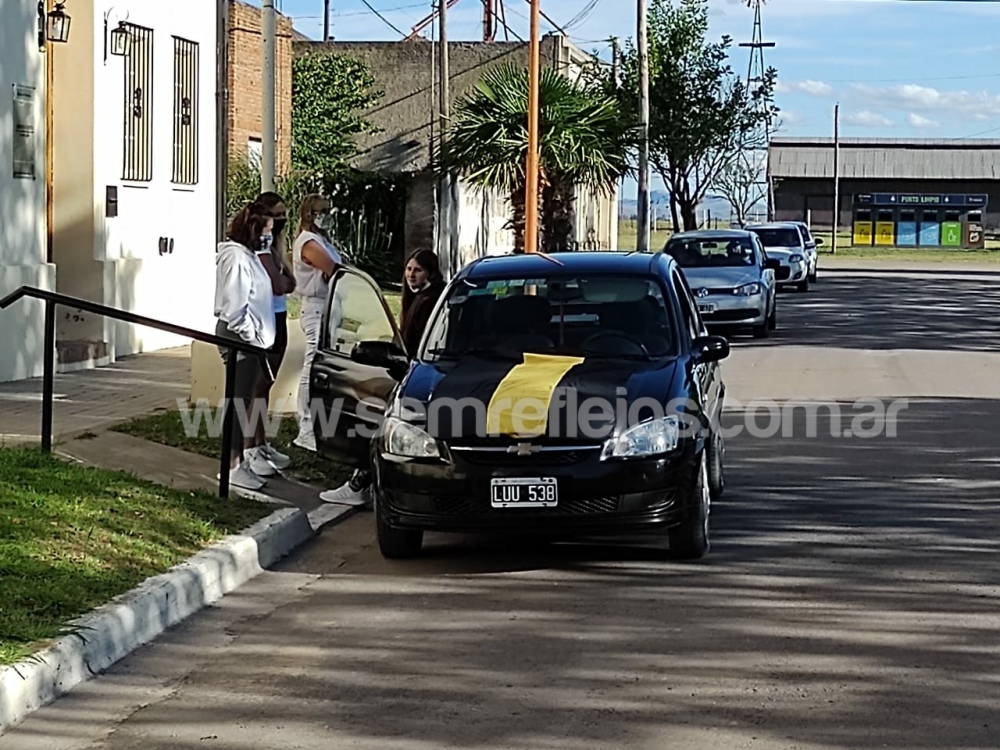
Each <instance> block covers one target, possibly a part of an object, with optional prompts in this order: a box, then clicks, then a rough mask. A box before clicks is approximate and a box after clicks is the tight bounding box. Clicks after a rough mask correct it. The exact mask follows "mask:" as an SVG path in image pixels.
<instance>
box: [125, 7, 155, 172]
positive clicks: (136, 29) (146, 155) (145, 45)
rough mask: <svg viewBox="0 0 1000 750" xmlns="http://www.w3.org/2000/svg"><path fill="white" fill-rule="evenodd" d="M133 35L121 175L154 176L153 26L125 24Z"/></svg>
mask: <svg viewBox="0 0 1000 750" xmlns="http://www.w3.org/2000/svg"><path fill="white" fill-rule="evenodd" d="M126 26H127V27H128V30H129V33H130V34H131V35H132V43H131V45H130V46H129V54H128V57H127V58H126V61H125V100H124V105H125V106H124V109H125V143H124V145H125V159H124V162H125V163H124V166H123V168H122V179H123V180H130V181H133V182H149V181H150V180H152V179H153V30H152V29H147V28H144V27H142V26H136V25H135V24H126Z"/></svg>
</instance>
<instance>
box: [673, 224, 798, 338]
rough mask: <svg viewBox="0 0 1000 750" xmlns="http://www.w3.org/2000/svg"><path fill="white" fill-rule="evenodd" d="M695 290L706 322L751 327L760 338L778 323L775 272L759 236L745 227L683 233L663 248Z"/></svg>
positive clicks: (776, 268)
mask: <svg viewBox="0 0 1000 750" xmlns="http://www.w3.org/2000/svg"><path fill="white" fill-rule="evenodd" d="M664 252H666V253H667V254H668V255H671V256H672V257H673V258H674V259H675V260H676V261H677V264H678V265H679V266H680V268H681V272H682V273H683V274H684V278H685V280H686V281H687V283H688V286H690V287H691V291H692V292H694V296H695V299H696V300H697V302H698V310H699V312H700V313H701V317H702V319H703V320H704V321H705V324H706V325H710V326H711V325H720V326H721V325H726V326H750V327H751V328H752V329H753V335H754V337H755V338H766V337H767V336H769V335H770V332H771V331H773V330H774V329H775V328H776V327H777V322H778V310H777V304H778V302H777V293H776V280H775V272H776V271H777V270H778V268H779V263H778V261H777V260H775V259H773V258H768V254H767V253H766V252H765V251H764V247H763V246H762V245H761V243H760V240H758V239H757V237H756V236H755V235H754V234H752V233H750V232H747V231H745V230H741V229H718V230H698V231H693V232H680V233H679V234H675V235H674V236H673V237H671V238H670V239H669V240H668V241H667V244H666V246H665V247H664Z"/></svg>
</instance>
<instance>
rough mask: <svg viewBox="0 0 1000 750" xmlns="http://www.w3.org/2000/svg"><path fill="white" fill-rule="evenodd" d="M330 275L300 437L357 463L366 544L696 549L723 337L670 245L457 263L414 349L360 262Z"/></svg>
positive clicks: (699, 550) (717, 437)
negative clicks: (599, 542)
mask: <svg viewBox="0 0 1000 750" xmlns="http://www.w3.org/2000/svg"><path fill="white" fill-rule="evenodd" d="M330 289H331V291H330V296H329V300H328V305H327V310H326V312H325V314H324V320H323V330H322V337H321V342H320V351H319V353H318V354H317V357H316V359H315V362H314V365H313V368H312V374H311V388H312V396H313V399H314V403H315V402H322V406H321V407H318V406H317V407H314V408H322V410H323V413H322V414H319V415H318V416H317V420H316V430H317V435H316V438H317V445H318V446H319V450H320V453H322V454H325V455H327V456H329V457H331V458H333V459H335V460H337V461H340V462H342V463H347V464H349V465H353V466H356V467H362V468H368V469H370V470H371V471H372V472H373V475H374V487H373V490H374V497H375V503H374V504H375V517H376V525H377V534H378V541H379V546H380V549H381V552H382V554H383V555H384V556H386V557H390V558H398V557H408V556H412V555H415V554H417V553H418V552H419V550H420V548H421V545H422V542H423V534H424V532H425V531H438V532H503V533H507V532H514V533H522V532H523V533H532V534H534V533H541V534H544V535H551V536H553V537H558V538H571V537H582V536H586V537H592V536H603V535H608V534H613V535H616V536H617V535H621V534H626V533H627V534H631V533H639V532H652V533H655V534H662V535H664V536H665V537H667V538H668V539H669V545H670V550H671V552H672V554H673V555H674V556H675V557H677V558H682V559H683V558H688V559H692V558H698V557H701V556H702V555H704V554H705V553H706V552H707V550H708V548H709V529H708V514H709V505H710V501H711V499H712V498H713V497H714V498H717V497H719V496H720V495H721V494H722V491H723V488H724V479H723V455H724V447H723V439H722V434H721V431H720V430H719V429H718V424H719V419H720V416H721V410H722V403H723V399H724V397H725V385H724V383H723V380H722V373H721V367H720V365H719V364H718V363H719V361H720V360H722V359H724V358H725V357H727V356H728V354H729V344H728V342H727V340H726V339H725V338H722V337H719V336H711V335H709V334H708V331H707V330H706V328H705V325H704V323H703V322H702V320H701V318H700V317H699V313H698V305H697V303H696V302H695V300H694V297H693V295H692V293H691V289H690V288H689V287H688V284H687V282H686V281H685V279H684V276H683V274H682V273H681V271H680V269H679V268H678V266H677V264H676V262H675V261H674V260H673V259H672V258H671V257H670V256H669V255H665V254H663V253H656V254H648V253H619V252H585V253H556V254H550V255H545V254H541V253H539V254H527V255H508V256H492V257H486V258H482V259H480V260H477V261H474V262H473V263H471V264H469V265H468V266H466V267H465V268H463V269H462V270H461V271H460V272H459V273H458V274H457V275H456V276H455V277H454V278H453V279H452V280H451V281H450V282H449V284H448V286H447V288H446V289H445V291H444V293H443V294H442V295H441V298H440V300H439V301H438V303H437V306H436V308H435V310H434V311H433V313H432V315H431V319H430V322H429V324H428V328H427V331H426V332H425V334H424V337H423V340H422V341H421V343H420V346H419V349H418V351H417V353H416V356H415V357H414V358H413V359H412V360H410V359H408V358H407V356H406V355H405V354H404V352H403V349H402V348H401V341H400V337H399V332H398V330H397V328H396V324H395V321H394V319H393V316H392V314H391V312H390V310H389V307H388V305H387V304H386V302H385V299H384V298H383V297H382V296H381V293H380V292H379V289H378V287H377V285H376V284H375V282H374V281H373V280H372V279H371V278H369V277H368V276H366V275H365V274H363V273H361V272H359V271H358V270H356V269H341V270H339V271H338V273H337V275H336V276H335V277H334V279H333V280H332V281H331V288H330ZM529 406H530V407H531V408H528V407H529Z"/></svg>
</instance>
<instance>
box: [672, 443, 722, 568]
mask: <svg viewBox="0 0 1000 750" xmlns="http://www.w3.org/2000/svg"><path fill="white" fill-rule="evenodd" d="M691 491H692V497H691V500H690V502H691V513H690V515H689V516H688V517H687V518H686V519H685V520H684V522H683V523H681V524H680V525H679V526H674V527H673V528H671V529H670V531H669V532H668V535H669V541H670V556H671V557H672V558H674V559H675V560H698V559H700V558H702V557H704V556H705V554H706V553H707V552H708V550H709V547H710V546H711V545H710V544H709V539H708V515H709V512H710V508H711V504H712V496H711V491H710V489H709V482H708V451H707V450H704V451H702V452H701V456H700V457H699V461H698V471H697V474H696V475H695V481H694V486H693V487H692V490H691Z"/></svg>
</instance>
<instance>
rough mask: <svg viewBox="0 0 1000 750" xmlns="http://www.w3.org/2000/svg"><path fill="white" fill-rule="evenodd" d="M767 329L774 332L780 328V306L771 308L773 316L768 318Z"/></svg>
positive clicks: (776, 305)
mask: <svg viewBox="0 0 1000 750" xmlns="http://www.w3.org/2000/svg"><path fill="white" fill-rule="evenodd" d="M767 327H768V329H769V330H771V331H773V330H775V329H776V328H777V327H778V304H777V303H775V305H774V307H772V308H771V314H770V315H768V316H767Z"/></svg>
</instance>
